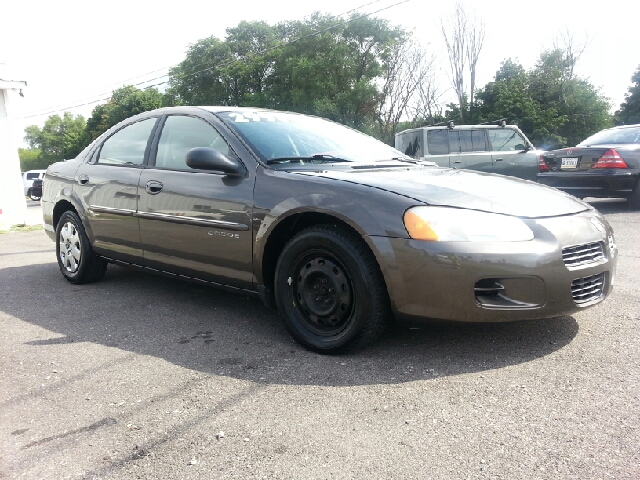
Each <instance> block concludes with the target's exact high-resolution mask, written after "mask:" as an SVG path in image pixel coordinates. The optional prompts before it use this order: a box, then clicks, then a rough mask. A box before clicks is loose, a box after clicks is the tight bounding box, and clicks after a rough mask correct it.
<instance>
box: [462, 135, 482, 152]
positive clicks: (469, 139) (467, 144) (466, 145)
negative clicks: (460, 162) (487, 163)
mask: <svg viewBox="0 0 640 480" xmlns="http://www.w3.org/2000/svg"><path fill="white" fill-rule="evenodd" d="M484 132H485V131H484V130H460V151H461V152H486V151H487V141H486V135H485V133H484Z"/></svg>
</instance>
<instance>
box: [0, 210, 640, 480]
mask: <svg viewBox="0 0 640 480" xmlns="http://www.w3.org/2000/svg"><path fill="white" fill-rule="evenodd" d="M594 205H595V206H596V207H597V208H599V209H600V210H601V211H602V212H603V213H605V214H606V216H607V218H608V220H609V221H610V223H611V224H612V225H613V227H614V229H615V231H616V240H617V243H618V245H619V247H620V252H621V254H620V260H619V263H618V275H617V279H616V285H615V289H614V292H613V294H612V296H611V297H610V298H609V299H608V300H607V301H606V302H604V303H602V304H600V305H598V306H596V307H594V308H592V309H589V310H587V311H584V312H581V313H578V314H576V315H573V316H566V317H559V318H554V319H550V320H544V321H535V322H524V323H514V324H501V325H464V324H419V325H418V324H417V325H413V326H408V325H402V326H398V327H396V328H394V329H393V330H392V331H391V332H389V334H388V335H386V337H385V338H383V339H382V341H381V342H379V343H378V344H376V345H375V346H373V347H372V348H369V349H367V350H364V351H362V352H359V353H356V354H353V355H348V356H339V357H331V356H321V355H316V354H313V353H310V352H307V351H306V350H304V349H302V348H301V347H299V346H298V345H297V344H295V343H294V342H293V341H292V340H291V338H290V337H289V335H288V333H287V332H286V330H285V329H284V327H283V325H282V323H281V321H280V319H279V317H278V315H277V313H275V312H274V311H272V310H269V309H267V308H265V307H263V306H262V305H261V303H260V302H259V301H258V300H255V299H252V298H248V297H244V296H240V295H233V294H229V293H225V292H221V291H216V290H212V289H209V288H206V287H201V286H198V285H194V284H189V283H180V282H177V281H173V280H167V279H165V278H161V277H156V276H152V275H147V274H142V273H138V272H135V271H131V270H129V269H125V268H122V267H115V266H110V267H109V269H108V271H107V274H106V276H105V279H104V280H103V281H102V282H99V283H96V284H93V285H88V286H73V285H71V284H69V283H67V282H66V281H65V280H64V279H63V278H62V276H61V275H60V273H59V271H58V268H57V265H56V263H55V245H54V243H53V242H51V241H50V240H49V239H48V237H47V236H46V235H45V233H44V232H43V231H32V232H16V233H8V234H3V235H0V342H1V343H0V345H1V351H0V359H1V364H0V370H1V372H2V375H1V376H0V439H1V442H2V443H1V444H0V478H25V479H40V478H43V479H62V478H72V479H83V478H86V479H93V478H100V479H102V478H117V479H135V478H145V479H150V478H153V479H181V478H185V479H186V478H188V479H210V478H277V479H302V478H314V479H315V478H318V479H362V478H367V479H368V478H376V479H378V478H379V479H411V478H416V479H429V478H433V479H467V478H469V479H476V478H478V479H480V478H495V479H606V478H614V479H638V478H640V421H639V417H640V401H639V397H640V376H639V369H638V367H639V361H640V348H639V347H640V334H639V328H638V321H639V320H640V291H639V289H638V271H640V248H639V247H638V246H639V245H640V212H637V211H632V210H630V209H629V208H628V207H627V205H626V203H624V202H622V203H620V202H615V201H614V202H610V201H601V202H594Z"/></svg>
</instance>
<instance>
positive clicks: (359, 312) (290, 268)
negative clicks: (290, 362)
mask: <svg viewBox="0 0 640 480" xmlns="http://www.w3.org/2000/svg"><path fill="white" fill-rule="evenodd" d="M274 283H275V299H276V305H277V307H278V310H279V311H280V314H281V315H282V317H283V319H284V323H285V325H286V327H287V329H288V330H289V332H291V334H292V335H293V337H294V338H295V339H296V340H297V341H298V342H299V343H300V344H302V345H304V346H305V347H307V348H309V349H311V350H313V351H316V352H319V353H326V354H335V353H343V352H345V351H350V350H355V349H358V348H362V347H365V346H367V345H370V344H371V343H373V342H374V341H376V340H377V339H378V338H379V337H380V336H381V335H382V333H383V332H384V329H385V327H386V325H387V323H388V321H389V320H390V319H391V309H390V307H389V297H388V294H387V289H386V285H385V283H384V279H383V278H382V273H381V272H380V269H379V267H378V264H377V262H376V259H375V257H374V256H373V254H372V253H371V251H370V250H369V249H368V247H367V245H366V244H365V243H364V241H363V240H362V239H361V238H360V237H359V236H358V235H356V234H355V233H352V232H351V231H349V230H348V229H346V228H344V227H341V226H338V225H315V226H312V227H309V228H307V229H305V230H303V231H301V232H299V233H298V234H296V235H295V236H294V237H293V238H292V239H291V240H290V241H289V242H288V243H287V244H286V245H285V247H284V249H283V250H282V253H281V254H280V257H279V258H278V263H277V266H276V274H275V282H274Z"/></svg>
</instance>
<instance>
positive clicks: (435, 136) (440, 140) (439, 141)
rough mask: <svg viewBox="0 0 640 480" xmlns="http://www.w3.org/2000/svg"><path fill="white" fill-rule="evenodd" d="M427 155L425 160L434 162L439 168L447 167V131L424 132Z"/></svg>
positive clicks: (444, 129) (443, 129)
mask: <svg viewBox="0 0 640 480" xmlns="http://www.w3.org/2000/svg"><path fill="white" fill-rule="evenodd" d="M425 133H426V136H427V150H428V155H425V157H424V158H425V160H429V161H431V162H436V163H437V164H438V165H440V166H441V167H449V166H450V165H449V134H448V129H446V128H442V129H437V130H426V132H425Z"/></svg>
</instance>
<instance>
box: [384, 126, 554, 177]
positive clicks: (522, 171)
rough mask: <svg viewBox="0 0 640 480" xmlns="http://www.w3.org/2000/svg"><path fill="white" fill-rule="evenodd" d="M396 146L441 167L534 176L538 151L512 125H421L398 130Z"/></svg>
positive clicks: (406, 153)
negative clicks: (401, 130)
mask: <svg viewBox="0 0 640 480" xmlns="http://www.w3.org/2000/svg"><path fill="white" fill-rule="evenodd" d="M395 147H396V148H397V149H398V150H400V151H401V152H403V153H404V154H405V155H409V156H410V157H412V158H415V159H419V160H429V161H432V162H436V163H437V164H438V165H440V166H441V167H451V168H468V169H471V170H480V171H483V172H490V173H499V174H501V175H510V176H513V177H518V178H524V179H527V180H535V179H536V174H537V173H538V163H539V161H540V154H541V153H542V152H541V151H538V150H536V149H535V148H534V147H533V145H532V144H531V142H530V141H529V139H528V138H527V137H526V136H525V134H524V133H522V132H521V131H520V129H519V128H518V127H517V126H515V125H506V124H505V123H504V122H501V124H500V125H456V126H454V125H453V123H450V124H449V125H448V126H434V127H421V128H413V129H410V130H405V131H403V132H400V133H397V134H396V137H395Z"/></svg>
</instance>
